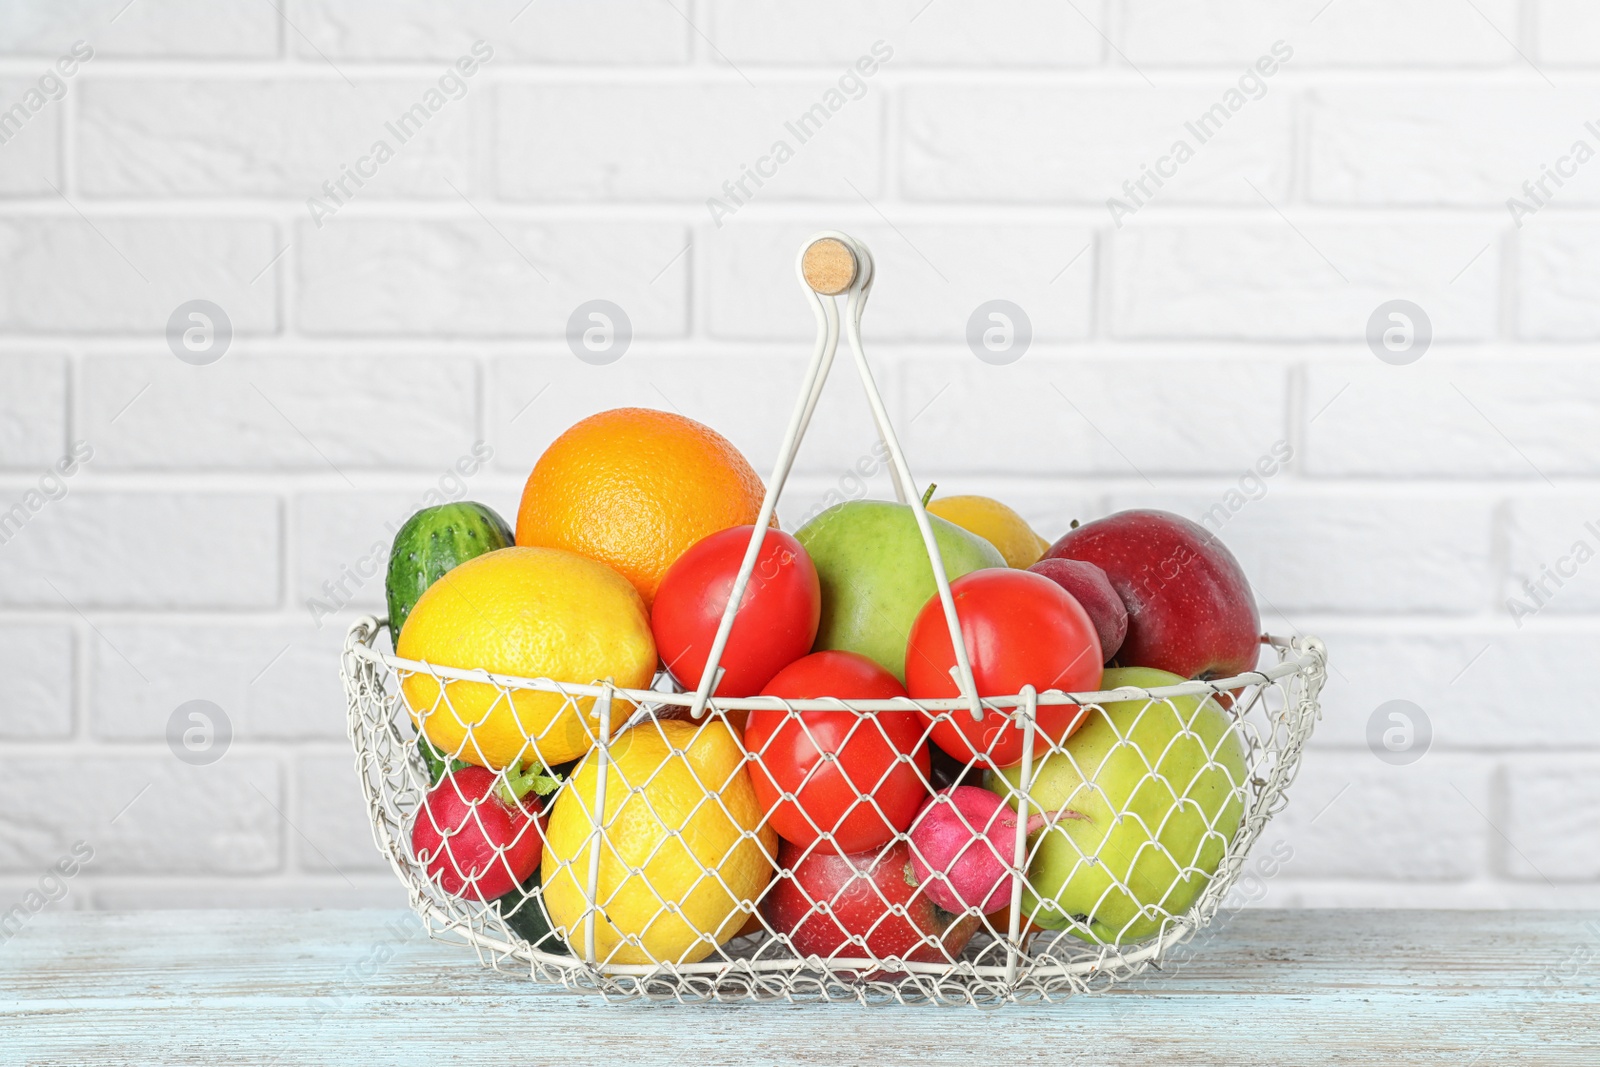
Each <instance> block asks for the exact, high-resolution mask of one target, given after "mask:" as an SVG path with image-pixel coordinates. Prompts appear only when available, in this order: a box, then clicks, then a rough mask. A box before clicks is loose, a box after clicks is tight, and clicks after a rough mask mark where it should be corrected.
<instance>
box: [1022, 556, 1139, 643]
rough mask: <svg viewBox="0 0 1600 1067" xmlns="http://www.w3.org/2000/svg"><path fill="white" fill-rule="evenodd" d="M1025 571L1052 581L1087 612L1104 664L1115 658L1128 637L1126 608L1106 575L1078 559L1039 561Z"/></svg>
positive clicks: (1092, 565) (1090, 564)
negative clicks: (1070, 595) (1098, 637)
mask: <svg viewBox="0 0 1600 1067" xmlns="http://www.w3.org/2000/svg"><path fill="white" fill-rule="evenodd" d="M1028 569H1029V570H1030V571H1032V572H1033V573H1035V574H1042V575H1044V576H1045V577H1046V578H1048V579H1050V580H1051V581H1052V582H1055V583H1056V584H1057V585H1059V586H1060V587H1061V588H1063V589H1065V590H1066V591H1067V592H1069V593H1071V594H1072V598H1073V599H1074V600H1076V601H1077V602H1078V603H1079V604H1081V605H1083V610H1084V611H1087V612H1088V613H1089V621H1090V622H1092V623H1094V630H1095V633H1097V634H1099V635H1100V654H1101V655H1103V656H1104V657H1105V660H1104V661H1103V662H1105V663H1110V662H1111V661H1112V660H1113V659H1115V658H1116V655H1117V649H1119V648H1121V647H1122V641H1123V639H1124V638H1126V637H1127V636H1128V609H1127V606H1126V605H1124V604H1123V603H1122V598H1121V597H1120V596H1118V595H1117V591H1116V590H1115V589H1113V588H1111V579H1109V578H1107V577H1106V572H1105V571H1103V570H1101V569H1100V568H1099V567H1096V566H1095V565H1094V564H1093V563H1088V562H1085V561H1084V560H1081V559H1041V560H1040V561H1039V562H1038V563H1035V564H1034V565H1033V566H1031V567H1029V568H1028Z"/></svg>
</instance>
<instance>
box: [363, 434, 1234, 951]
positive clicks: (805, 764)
mask: <svg viewBox="0 0 1600 1067" xmlns="http://www.w3.org/2000/svg"><path fill="white" fill-rule="evenodd" d="M763 494H764V489H763V487H762V484H761V480H760V478H759V477H758V476H757V475H756V473H755V471H754V470H753V469H752V468H751V466H750V464H749V463H748V462H747V461H746V460H745V458H744V457H743V456H742V455H740V454H739V452H738V451H737V450H736V449H735V448H734V447H733V446H732V445H731V444H729V443H728V442H727V441H726V440H725V439H723V438H722V437H721V436H720V435H718V434H717V433H716V432H715V431H713V430H711V429H709V428H708V427H706V426H703V425H701V424H699V423H697V422H694V421H693V420H691V419H687V418H684V417H682V416H678V415H671V414H666V413H663V412H658V411H649V410H644V409H637V408H623V409H617V410H614V411H607V412H603V413H601V414H599V415H595V416H592V417H590V418H587V419H584V420H582V421H581V422H579V423H577V424H576V425H575V426H573V427H572V428H570V429H569V430H568V431H567V432H566V433H564V434H563V435H562V436H561V437H560V438H558V439H557V440H556V441H555V442H554V443H553V444H552V445H551V446H550V447H549V449H547V450H546V452H545V453H544V455H543V456H542V457H541V458H540V459H539V461H538V463H537V464H536V465H535V466H534V468H533V471H532V473H531V474H530V475H529V476H528V480H527V485H526V487H525V489H524V492H523V496H522V502H521V506H520V507H519V509H518V514H517V523H516V529H515V533H514V534H513V533H512V531H511V529H510V528H509V527H508V526H507V525H506V524H505V523H504V522H503V521H502V520H501V519H500V518H499V516H497V515H495V514H494V512H493V511H491V510H490V509H488V508H486V507H484V506H482V505H480V504H474V503H457V504H447V505H443V506H441V507H436V508H429V509H426V510H424V511H421V512H418V513H417V514H416V515H415V516H413V517H412V519H411V520H410V521H409V522H407V523H406V525H405V526H404V527H403V528H402V529H401V530H400V532H399V534H398V535H397V536H396V538H395V545H394V550H393V554H392V556H391V559H390V567H389V575H388V579H389V581H388V592H389V616H390V619H391V623H392V630H393V632H395V633H396V635H397V636H396V642H395V643H396V651H397V653H398V655H399V656H400V657H401V658H402V659H404V660H410V661H415V662H416V663H418V664H423V665H426V666H425V667H421V668H418V669H410V670H407V671H404V672H402V682H401V694H402V696H403V698H404V700H405V703H406V706H407V707H408V708H409V709H410V711H411V714H412V716H413V718H414V720H415V722H416V724H417V726H418V729H419V736H418V739H417V746H418V749H419V751H420V752H421V754H422V755H423V757H424V760H425V761H426V763H427V766H428V768H429V771H430V776H431V782H432V788H431V791H430V792H429V794H428V795H427V797H426V798H425V800H424V802H423V804H422V805H421V807H420V808H419V809H418V811H417V813H416V816H415V820H414V822H413V824H412V848H413V851H414V853H415V858H416V860H417V862H418V863H419V864H420V865H422V866H423V867H424V868H425V869H426V870H427V872H428V874H429V876H430V877H431V878H433V879H435V880H436V882H437V884H438V886H439V888H440V889H441V890H442V891H443V892H445V893H449V894H452V895H455V896H459V897H464V898H467V899H471V900H479V901H483V902H485V903H487V902H491V901H495V900H498V899H502V898H504V901H505V904H504V907H505V909H506V911H508V912H509V911H510V910H511V907H512V905H513V904H519V903H520V904H523V905H524V906H523V908H522V909H520V910H521V911H522V912H523V914H524V915H526V913H527V912H528V911H530V910H534V911H536V909H537V908H538V906H539V905H540V904H541V903H542V907H543V909H544V911H543V912H542V913H538V914H539V918H540V920H541V922H542V920H543V919H544V918H545V917H546V915H547V917H548V921H549V927H548V929H545V928H543V927H540V929H539V932H540V934H541V935H543V936H544V940H543V941H542V942H541V944H540V947H541V948H544V949H546V950H547V951H549V950H556V951H564V949H563V948H562V947H561V946H562V945H572V946H575V947H576V948H578V949H579V950H580V951H584V952H587V951H588V948H589V944H590V943H591V940H592V945H593V951H594V952H595V953H596V954H597V958H598V959H600V960H601V961H603V962H609V963H616V964H652V963H691V962H695V961H698V960H701V959H704V958H706V957H707V956H709V955H711V954H712V953H713V952H715V951H716V950H717V949H718V947H719V946H721V945H723V944H726V943H727V942H728V941H730V940H732V939H733V938H735V937H737V936H739V935H740V934H741V933H751V932H754V931H756V930H758V929H760V928H762V927H763V926H764V927H766V928H768V929H771V930H773V931H775V932H777V933H778V934H779V935H781V936H782V937H784V938H786V939H787V941H788V944H789V945H790V946H791V947H792V949H793V950H794V952H795V953H796V954H798V955H799V956H802V957H811V956H815V957H819V958H823V959H828V958H830V957H831V958H832V959H834V960H852V961H855V962H854V963H853V964H851V965H849V966H850V967H851V968H853V969H854V970H856V971H857V972H858V973H863V974H868V975H869V976H883V975H886V974H894V973H896V972H895V971H894V969H893V968H892V967H891V968H889V969H887V970H885V969H884V968H883V966H882V965H883V964H885V963H886V962H887V961H902V962H923V963H926V962H941V961H946V960H951V959H953V958H954V957H955V956H956V955H957V954H959V953H960V952H961V951H962V950H963V948H964V947H965V946H966V944H967V942H968V940H969V939H970V938H971V937H972V936H973V934H974V932H975V931H977V930H978V929H980V928H982V927H983V926H985V925H986V924H987V925H988V926H989V927H990V928H991V929H1001V930H1003V929H1004V928H1005V927H1006V925H1007V924H1006V921H1005V917H1006V913H1007V912H1008V910H1009V909H1011V908H1012V907H1013V905H1014V904H1015V905H1016V906H1018V907H1020V908H1021V910H1022V914H1021V917H1020V921H1021V927H1022V928H1023V929H1025V930H1028V931H1032V930H1036V929H1043V930H1068V931H1070V932H1071V933H1073V934H1075V935H1077V936H1079V937H1081V938H1084V939H1085V940H1088V941H1095V942H1102V943H1108V944H1117V943H1129V942H1133V941H1138V940H1142V939H1144V938H1148V937H1150V936H1151V935H1153V934H1154V933H1156V932H1158V931H1159V929H1160V926H1161V922H1162V919H1163V918H1164V917H1165V916H1168V915H1177V914H1180V913H1182V912H1183V911H1184V910H1186V909H1187V908H1188V907H1189V906H1190V905H1191V904H1192V903H1193V902H1194V901H1195V899H1196V898H1197V897H1198V896H1199V894H1200V892H1201V891H1202V890H1203V889H1204V887H1205V885H1206V884H1207V882H1208V880H1209V879H1210V877H1211V875H1212V874H1214V873H1215V871H1216V869H1217V866H1218V864H1219V863H1220V862H1221V859H1222V856H1223V853H1224V850H1225V848H1226V846H1227V843H1228V842H1229V840H1231V839H1232V837H1233V836H1234V834H1235V832H1236V831H1237V830H1238V828H1239V825H1240V821H1241V819H1242V817H1243V805H1242V800H1241V796H1242V790H1243V786H1244V782H1245V780H1246V777H1247V773H1246V753H1245V749H1244V746H1243V744H1242V743H1241V741H1240V738H1239V731H1238V729H1237V724H1236V722H1235V719H1234V716H1233V714H1232V713H1231V712H1230V711H1229V710H1227V709H1225V708H1224V707H1223V703H1227V702H1228V701H1227V698H1226V697H1224V698H1223V702H1222V703H1219V701H1218V699H1216V698H1211V697H1207V698H1205V699H1201V698H1200V697H1183V698H1175V699H1170V700H1166V701H1150V700H1145V699H1128V700H1125V701H1114V702H1108V703H1106V704H1105V705H1104V706H1101V707H1094V706H1089V707H1081V706H1078V705H1075V704H1066V703H1048V704H1040V705H1039V706H1038V708H1037V711H1036V714H1035V715H1034V717H1033V723H1032V726H1031V728H1030V727H1027V726H1026V724H1025V723H1024V722H1023V720H1022V717H1021V716H1019V715H1018V714H1017V713H1016V712H1014V711H1013V710H1011V709H1010V708H1004V709H997V708H987V709H985V711H984V713H983V715H982V717H981V718H979V719H974V718H973V715H972V713H971V712H970V710H967V709H965V708H962V709H958V710H956V711H954V712H938V713H935V712H931V711H928V710H925V709H924V708H923V707H921V706H920V705H919V704H918V703H916V702H918V701H923V702H925V701H932V700H941V699H950V698H956V697H959V696H960V691H959V686H958V683H957V681H956V678H957V673H956V664H957V659H956V649H955V646H954V645H953V643H952V640H951V635H950V631H949V628H948V625H947V620H946V616H945V613H944V608H943V604H942V603H941V601H940V599H939V596H938V594H937V585H936V583H935V581H934V577H933V573H932V568H931V566H930V565H929V561H928V555H927V552H926V550H925V548H924V544H923V540H922V535H921V533H920V530H919V528H918V525H917V522H916V517H915V512H914V509H913V508H912V507H911V506H910V505H906V504H895V503H888V502H884V501H875V500H864V501H852V502H847V503H843V504H839V505H837V506H835V507H832V508H830V509H828V510H827V511H824V512H823V513H822V514H820V515H818V516H817V517H816V518H815V519H813V520H812V521H810V522H808V523H807V524H806V525H805V526H803V527H802V528H800V529H799V530H797V531H795V532H794V533H793V534H792V535H791V534H789V533H785V532H783V531H782V530H780V529H778V528H777V526H778V523H777V520H776V518H775V519H774V520H773V523H772V526H771V527H770V528H768V529H766V530H764V531H763V533H762V540H761V547H760V550H759V553H758V555H757V557H756V561H755V569H754V572H753V573H752V576H751V578H750V581H749V583H748V585H747V587H746V589H745V591H744V595H743V598H742V600H741V602H740V606H739V612H738V614H737V615H736V616H735V622H734V625H733V627H732V631H731V633H730V635H729V637H728V640H727V642H726V645H725V647H724V649H723V651H722V654H721V656H720V657H719V660H718V663H717V664H716V665H715V670H716V677H715V680H714V681H715V684H714V686H713V688H712V693H713V695H714V697H718V698H723V699H724V700H727V699H734V698H754V697H764V698H770V699H769V700H767V701H766V702H765V706H764V707H761V708H758V709H757V710H753V711H749V712H743V711H730V710H723V709H720V708H717V707H716V706H715V703H714V705H713V709H712V712H711V714H709V715H708V716H707V717H705V718H703V719H701V720H699V721H693V720H690V719H689V718H688V716H687V713H686V712H685V711H683V710H682V709H679V708H673V709H671V710H663V708H662V707H661V706H659V705H654V704H652V705H648V706H647V707H645V708H640V707H638V706H636V705H634V704H633V703H631V702H630V701H628V700H626V699H623V698H622V697H620V696H619V697H617V698H615V699H613V700H611V701H609V702H602V701H599V700H597V699H596V698H593V697H577V696H569V695H567V694H565V693H562V692H554V691H546V689H535V688H525V687H518V686H515V685H509V686H507V685H502V684H499V683H496V682H494V681H491V680H482V679H481V678H480V679H473V678H460V679H445V678H443V677H441V676H440V675H439V674H438V673H436V672H435V671H434V670H433V668H441V667H444V668H455V669H458V670H462V671H477V670H479V669H482V670H486V671H488V672H490V673H491V674H496V675H509V676H513V677H517V678H543V679H551V680H554V681H555V682H558V683H569V684H577V685H587V684H593V683H597V682H609V683H611V684H612V685H614V686H615V687H617V688H619V689H634V690H641V689H647V688H649V687H650V686H651V684H652V682H653V681H657V679H658V676H659V674H660V672H665V674H666V675H667V676H668V677H669V678H670V681H671V682H672V683H673V685H674V687H675V691H678V692H684V691H690V690H694V689H695V688H697V687H698V686H699V685H700V684H701V682H702V681H703V680H704V679H705V672H706V670H707V668H708V665H709V660H710V658H711V657H710V652H711V648H712V645H713V643H714V640H715V636H716V633H717V629H718V625H719V623H720V621H721V618H722V614H723V611H724V609H725V607H726V605H727V603H728V600H729V597H730V596H731V594H732V587H733V585H734V583H735V579H736V575H737V573H738V571H739V568H740V565H741V563H742V561H743V559H744V556H745V554H746V550H747V547H748V546H749V544H750V541H751V538H752V536H753V535H754V533H755V522H756V520H757V518H758V517H759V513H760V510H761V504H762V498H763ZM930 495H931V490H930ZM927 511H928V513H929V514H928V521H929V523H930V524H931V528H932V532H933V536H934V538H935V540H936V542H937V544H938V545H939V549H940V553H941V555H942V557H943V564H944V569H945V574H946V576H947V578H948V579H949V581H950V589H951V593H952V595H953V599H954V603H955V609H956V615H957V617H958V619H959V623H960V630H961V637H962V643H963V645H964V647H965V649H966V651H967V655H968V657H969V660H970V664H971V669H972V675H973V678H974V680H975V682H976V685H977V690H978V694H979V695H980V696H983V697H1002V696H1010V695H1013V694H1017V693H1021V692H1024V691H1025V690H1026V688H1027V687H1030V686H1031V687H1032V688H1033V689H1034V690H1035V691H1037V692H1039V693H1046V692H1050V691H1058V692H1062V693H1084V692H1091V691H1097V690H1106V691H1109V690H1116V689H1122V688H1125V687H1133V688H1136V689H1153V688H1157V687H1160V686H1165V685H1173V684H1177V683H1179V682H1181V681H1183V680H1185V679H1188V678H1208V679H1210V678H1226V677H1232V676H1234V675H1238V674H1242V673H1245V672H1247V671H1250V670H1252V669H1254V667H1255V666H1256V657H1257V653H1258V647H1259V644H1258V642H1259V639H1258V633H1259V630H1260V622H1259V618H1258V616H1257V614H1256V609H1255V601H1254V598H1253V596H1252V595H1251V592H1250V588H1249V585H1248V583H1247V582H1246V580H1245V577H1244V574H1243V572H1242V571H1241V569H1240V567H1239V565H1238V563H1237V562H1236V561H1235V560H1234V558H1233V556H1232V555H1231V554H1230V553H1229V552H1228V550H1227V549H1226V548H1224V547H1223V546H1222V545H1221V544H1220V543H1219V542H1217V541H1216V540H1215V538H1213V537H1212V536H1211V535H1210V534H1209V533H1207V532H1206V531H1205V530H1204V529H1202V528H1201V527H1200V526H1198V525H1196V524H1195V523H1192V522H1189V521H1188V520H1186V519H1182V518H1179V517H1178V516H1175V515H1170V514H1166V513H1164V512H1157V511H1128V512H1122V513H1119V514H1116V515H1112V516H1110V517H1108V518H1104V519H1101V520H1098V521H1096V522H1091V523H1089V524H1087V525H1083V526H1078V525H1077V524H1074V528H1073V529H1072V530H1070V531H1068V532H1067V533H1066V534H1065V535H1064V536H1062V537H1061V538H1060V539H1059V540H1057V541H1056V542H1055V543H1053V544H1050V543H1047V542H1046V541H1044V540H1043V539H1042V538H1040V537H1039V536H1038V535H1037V534H1036V533H1034V531H1033V530H1032V529H1030V528H1029V526H1028V524H1027V523H1026V522H1025V521H1024V520H1023V519H1022V518H1021V517H1020V516H1018V515H1017V514H1016V513H1015V512H1014V511H1012V510H1011V509H1010V508H1007V507H1006V506H1005V505H1003V504H1001V503H999V502H997V501H994V500H989V499H987V498H983V497H947V498H943V499H934V500H932V501H931V502H929V503H928V504H927ZM1108 665H1109V666H1108ZM661 687H662V684H661V683H660V682H658V683H657V688H658V689H660V688H661ZM823 699H836V700H838V701H852V702H855V701H877V702H882V703H881V705H880V710H873V711H865V710H855V709H852V708H849V707H846V706H844V705H843V704H842V703H841V704H840V705H839V706H838V707H837V708H836V709H834V710H823V711H805V712H798V711H795V710H793V708H792V707H790V706H789V702H793V701H799V700H823ZM896 704H898V706H895V705H896ZM602 714H604V716H605V721H603V722H602V721H601V720H602ZM1030 732H1031V734H1032V737H1033V757H1032V759H1031V760H1029V761H1028V763H1029V765H1030V767H1031V774H1030V777H1029V780H1028V783H1027V787H1026V790H1025V791H1024V790H1023V788H1022V787H1023V766H1022V765H1023V763H1024V758H1025V753H1026V747H1027V741H1028V737H1029V734H1030ZM602 737H606V738H609V741H608V742H607V744H606V745H605V752H606V754H607V758H605V759H604V760H602V759H600V758H599V757H598V755H597V752H598V749H597V746H598V745H599V744H600V741H601V738H602ZM602 796H603V800H602ZM597 826H598V827H599V828H600V830H601V833H600V834H598V835H597V834H596V833H595V829H596V827H597ZM1019 835H1021V837H1022V838H1023V841H1022V845H1023V849H1022V853H1021V855H1022V863H1021V864H1020V865H1019V864H1018V862H1017V857H1018V851H1017V850H1018V845H1019V840H1018V839H1019ZM1019 866H1020V869H1019ZM591 880H593V884H594V886H595V893H596V899H595V900H594V901H593V902H592V903H591V900H590V896H589V887H590V885H591ZM535 890H537V891H538V894H539V899H538V900H528V901H524V900H523V898H524V897H525V896H528V895H530V894H532V893H533V892H534V891H535ZM535 925H537V924H535ZM552 946H555V948H554V949H552ZM862 961H866V964H870V966H867V965H866V964H863V963H862Z"/></svg>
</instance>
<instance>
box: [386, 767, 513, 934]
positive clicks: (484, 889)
mask: <svg viewBox="0 0 1600 1067" xmlns="http://www.w3.org/2000/svg"><path fill="white" fill-rule="evenodd" d="M537 780H538V776H537V775H527V776H521V775H518V774H516V772H514V771H508V772H506V787H505V788H502V789H498V790H497V789H496V788H495V786H496V784H497V783H498V782H499V778H498V776H497V775H496V774H495V773H494V772H493V771H489V770H485V769H484V768H482V767H463V768H462V769H461V770H458V771H455V772H453V773H451V774H448V775H446V776H445V777H444V778H443V779H442V780H440V782H439V784H438V785H436V786H434V787H433V789H432V791H431V792H429V793H428V796H427V799H426V800H424V801H423V802H422V808H421V809H420V810H419V811H418V812H417V820H416V822H415V823H413V824H412V826H411V849H412V851H413V852H414V853H415V854H416V857H417V861H418V862H420V863H424V864H426V865H427V868H428V874H429V875H430V876H432V877H435V878H437V879H439V884H440V885H441V886H443V887H444V891H445V892H446V893H449V894H450V895H451V896H457V897H470V898H473V899H476V900H481V901H484V902H485V903H487V902H489V901H491V900H494V899H495V898H496V897H502V896H505V895H506V894H507V893H509V892H511V890H512V889H514V888H516V887H517V886H519V885H521V884H522V883H523V882H525V881H527V879H528V876H529V875H531V874H533V872H534V871H536V870H538V869H539V860H540V859H541V858H542V856H543V854H544V837H543V835H542V833H541V832H540V828H539V826H538V818H539V815H540V812H541V809H542V805H541V804H540V802H539V798H538V797H536V796H533V795H531V794H530V795H524V796H519V797H518V799H517V801H516V804H515V806H513V805H512V804H510V803H507V801H506V797H507V795H510V794H515V793H517V791H518V790H523V791H524V792H525V791H526V790H527V789H531V788H532V786H533V785H534V783H535V782H536V781H537Z"/></svg>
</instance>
